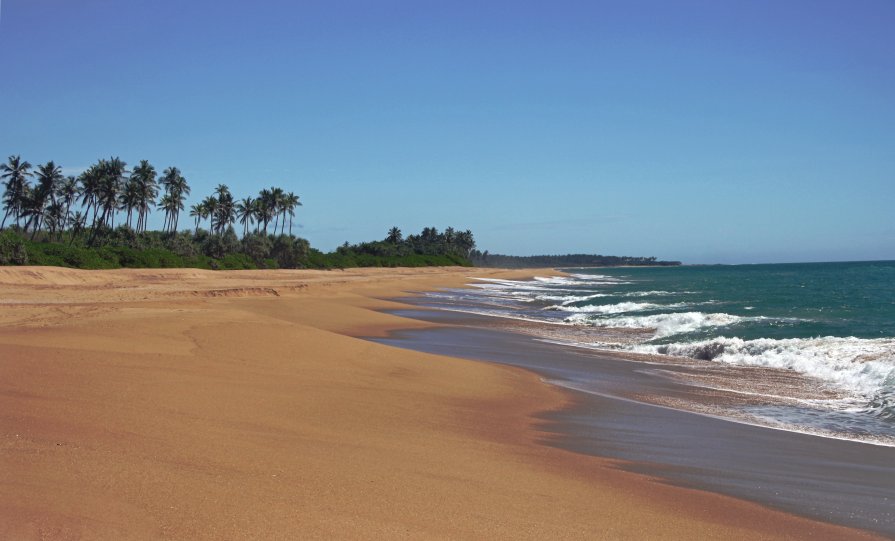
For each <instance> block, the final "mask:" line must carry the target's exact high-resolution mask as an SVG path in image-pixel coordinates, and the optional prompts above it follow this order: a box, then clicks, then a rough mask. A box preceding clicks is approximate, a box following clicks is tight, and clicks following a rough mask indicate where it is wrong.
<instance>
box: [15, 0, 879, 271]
mask: <svg viewBox="0 0 895 541" xmlns="http://www.w3.org/2000/svg"><path fill="white" fill-rule="evenodd" d="M0 66H2V71H0V73H2V74H0V155H2V158H3V159H5V157H6V156H8V155H10V154H21V155H22V157H23V158H24V159H27V160H29V161H30V162H31V163H33V164H36V163H44V162H46V161H48V160H55V161H56V162H57V163H60V164H61V165H63V166H64V167H65V169H66V171H67V172H71V173H76V172H79V171H80V170H81V169H83V168H84V167H86V166H87V165H89V164H90V163H91V162H94V161H95V160H96V159H98V158H101V157H109V156H120V157H121V158H122V159H123V160H125V161H126V162H128V164H135V163H137V161H138V160H140V159H148V160H150V161H151V162H152V163H153V164H154V165H155V166H156V168H157V169H159V170H161V169H163V168H165V167H167V166H169V165H176V166H178V167H180V168H181V169H182V170H183V172H184V175H185V176H186V178H187V180H188V181H189V183H190V185H191V186H192V188H193V196H192V199H191V200H190V201H189V203H195V202H196V201H198V200H199V199H200V198H202V197H204V196H206V195H209V194H210V193H211V191H212V189H213V188H214V186H215V185H217V184H218V183H224V184H227V185H229V186H230V188H231V190H232V191H233V193H234V195H236V196H237V197H242V196H246V195H255V194H256V193H257V192H258V190H259V189H260V188H262V187H269V186H272V185H275V186H279V187H282V188H284V189H285V190H287V191H294V192H295V193H297V194H299V195H300V196H301V197H302V200H303V202H304V206H303V207H301V208H300V209H299V213H298V221H299V222H300V223H301V224H302V228H301V229H300V230H298V231H297V233H298V234H300V235H301V236H304V237H306V238H308V239H309V240H310V241H311V244H312V245H313V246H315V247H318V248H321V249H324V250H330V249H333V248H334V247H335V246H337V245H338V244H341V243H342V242H344V241H346V240H348V241H351V242H357V241H362V240H372V239H375V238H384V237H385V235H386V232H387V230H388V228H389V227H391V226H393V225H397V226H399V227H400V228H401V229H403V230H404V231H405V233H407V232H418V230H420V229H421V228H422V227H424V226H430V225H432V226H436V227H438V228H439V229H443V228H444V227H446V226H448V225H453V226H454V227H456V228H460V229H467V228H469V229H472V230H473V232H474V233H475V235H476V240H477V242H478V245H479V248H480V249H483V250H484V249H488V250H490V251H492V252H498V253H509V254H516V255H530V254H540V253H568V252H588V253H601V254H607V255H642V256H650V255H654V256H657V257H659V258H665V259H679V260H683V261H685V262H690V263H712V262H725V263H732V262H776V261H824V260H848V259H895V220H893V207H895V2H892V1H891V0H879V1H872V0H854V1H845V0H842V1H835V2H830V1H822V0H808V1H795V0H793V1H786V0H772V1H766V2H765V1H760V0H748V1H746V0H743V1H726V0H710V1H674V0H656V1H636V0H635V1H630V0H624V1H622V0H619V1H613V2H602V1H597V0H589V1H580V2H575V1H562V0H552V1H549V2H548V1H541V2H527V1H524V0H514V1H493V2H487V1H468V2H467V1H461V0H456V1H450V2H444V1H426V0H406V1H389V0H366V1H359V0H358V1H340V0H325V1H319V2H318V1H303V0H292V1H266V0H257V1H241V2H236V1H229V0H188V1H187V0H145V1H143V0H78V1H72V0H3V1H2V4H0ZM153 220H154V221H155V223H156V227H158V226H160V222H161V216H160V213H157V215H156V216H154V218H153ZM183 223H184V220H183V218H182V219H181V224H183ZM151 225H152V223H151Z"/></svg>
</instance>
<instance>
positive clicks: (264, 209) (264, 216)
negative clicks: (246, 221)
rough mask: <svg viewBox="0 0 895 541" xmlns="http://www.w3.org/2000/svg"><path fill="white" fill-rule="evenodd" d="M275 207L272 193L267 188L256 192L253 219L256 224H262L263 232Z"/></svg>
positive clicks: (271, 217)
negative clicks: (256, 197)
mask: <svg viewBox="0 0 895 541" xmlns="http://www.w3.org/2000/svg"><path fill="white" fill-rule="evenodd" d="M275 208H276V201H275V200H274V194H273V192H271V190H268V189H267V188H264V189H262V190H261V191H260V192H259V193H258V199H257V203H256V209H255V221H256V222H257V223H258V224H264V227H263V230H264V234H265V235H266V234H267V224H269V223H270V221H271V220H272V219H273V216H274V213H275Z"/></svg>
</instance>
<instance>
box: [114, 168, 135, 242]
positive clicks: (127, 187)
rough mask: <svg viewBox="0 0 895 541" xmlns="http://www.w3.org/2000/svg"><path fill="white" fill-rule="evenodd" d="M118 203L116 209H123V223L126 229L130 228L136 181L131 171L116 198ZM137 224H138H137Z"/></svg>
mask: <svg viewBox="0 0 895 541" xmlns="http://www.w3.org/2000/svg"><path fill="white" fill-rule="evenodd" d="M118 203H119V206H118V210H123V211H125V212H126V213H127V219H126V220H125V223H126V224H127V227H128V229H132V228H131V218H133V215H134V209H136V208H137V181H136V179H134V175H133V173H131V178H129V179H127V182H126V183H125V184H124V190H123V191H122V192H121V195H120V196H119V198H118ZM138 222H139V220H138ZM137 225H138V226H139V224H137Z"/></svg>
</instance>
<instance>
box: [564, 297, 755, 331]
mask: <svg viewBox="0 0 895 541" xmlns="http://www.w3.org/2000/svg"><path fill="white" fill-rule="evenodd" d="M622 304H625V303H622ZM630 304H636V303H630ZM757 319H763V318H746V317H742V316H735V315H731V314H724V313H716V314H707V313H704V312H676V313H669V314H651V315H645V316H618V317H609V318H601V317H594V316H593V315H590V314H588V313H584V312H580V313H577V314H573V315H571V316H569V317H567V318H566V319H565V321H566V322H568V323H576V324H584V325H593V326H595V327H618V328H626V329H655V333H656V334H655V336H654V338H664V337H667V336H673V335H675V334H683V333H691V332H695V331H698V330H700V329H703V328H706V327H726V326H730V325H736V324H738V323H742V322H743V321H754V320H757Z"/></svg>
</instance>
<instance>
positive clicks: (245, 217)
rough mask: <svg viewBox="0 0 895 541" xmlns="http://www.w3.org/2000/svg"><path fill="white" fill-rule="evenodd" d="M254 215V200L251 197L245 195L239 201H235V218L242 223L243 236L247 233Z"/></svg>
mask: <svg viewBox="0 0 895 541" xmlns="http://www.w3.org/2000/svg"><path fill="white" fill-rule="evenodd" d="M254 217H255V200H254V199H252V198H251V197H246V198H244V199H242V200H241V201H240V202H238V203H236V219H237V220H239V223H241V224H242V236H243V237H245V236H246V235H248V234H249V224H250V223H252V219H253V218H254Z"/></svg>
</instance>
